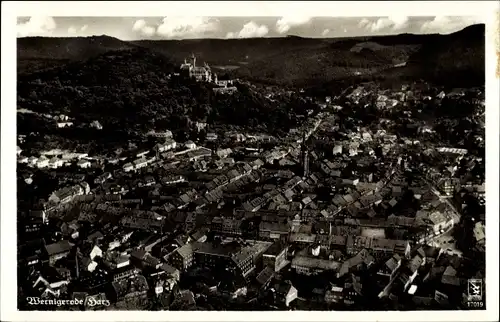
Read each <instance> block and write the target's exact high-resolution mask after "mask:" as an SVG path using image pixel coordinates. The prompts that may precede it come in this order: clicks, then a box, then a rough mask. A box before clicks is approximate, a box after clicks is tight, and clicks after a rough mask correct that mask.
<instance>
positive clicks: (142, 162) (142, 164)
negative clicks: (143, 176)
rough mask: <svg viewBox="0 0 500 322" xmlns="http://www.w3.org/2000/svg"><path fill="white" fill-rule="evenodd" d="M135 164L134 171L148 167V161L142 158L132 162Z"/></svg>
mask: <svg viewBox="0 0 500 322" xmlns="http://www.w3.org/2000/svg"><path fill="white" fill-rule="evenodd" d="M132 163H133V164H134V169H141V168H144V167H146V166H147V165H148V161H147V160H146V159H145V158H140V159H137V160H135V161H134V162H132Z"/></svg>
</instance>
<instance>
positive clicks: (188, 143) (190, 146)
mask: <svg viewBox="0 0 500 322" xmlns="http://www.w3.org/2000/svg"><path fill="white" fill-rule="evenodd" d="M184 146H185V147H186V149H190V150H193V149H196V144H195V143H194V142H193V141H191V140H189V141H186V142H184Z"/></svg>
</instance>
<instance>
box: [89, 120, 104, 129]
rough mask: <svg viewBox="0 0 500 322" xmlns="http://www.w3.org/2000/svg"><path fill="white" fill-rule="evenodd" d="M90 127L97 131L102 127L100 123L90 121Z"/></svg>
mask: <svg viewBox="0 0 500 322" xmlns="http://www.w3.org/2000/svg"><path fill="white" fill-rule="evenodd" d="M90 127H93V128H95V129H97V130H102V125H101V123H99V121H98V120H94V121H92V123H90Z"/></svg>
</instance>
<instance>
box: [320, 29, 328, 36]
mask: <svg viewBox="0 0 500 322" xmlns="http://www.w3.org/2000/svg"><path fill="white" fill-rule="evenodd" d="M329 33H330V29H325V30H323V32H322V33H321V35H322V36H323V37H324V36H326V35H328V34H329Z"/></svg>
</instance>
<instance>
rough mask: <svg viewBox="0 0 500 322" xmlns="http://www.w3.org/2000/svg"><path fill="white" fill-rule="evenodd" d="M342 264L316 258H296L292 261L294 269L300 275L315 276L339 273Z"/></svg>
mask: <svg viewBox="0 0 500 322" xmlns="http://www.w3.org/2000/svg"><path fill="white" fill-rule="evenodd" d="M340 266H341V263H339V262H337V261H332V260H327V259H321V258H316V257H306V256H295V257H294V258H293V259H292V268H293V269H295V271H296V272H297V273H298V274H304V275H315V274H318V273H321V272H324V271H337V270H338V269H339V268H340Z"/></svg>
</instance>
